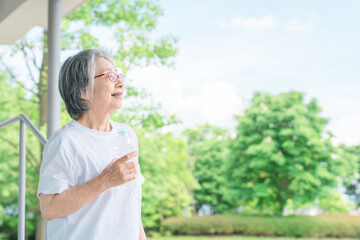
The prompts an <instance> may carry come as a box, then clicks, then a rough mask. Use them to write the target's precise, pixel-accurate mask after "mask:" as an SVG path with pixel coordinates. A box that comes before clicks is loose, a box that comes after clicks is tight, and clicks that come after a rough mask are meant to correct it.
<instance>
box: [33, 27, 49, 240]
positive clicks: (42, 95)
mask: <svg viewBox="0 0 360 240" xmlns="http://www.w3.org/2000/svg"><path fill="white" fill-rule="evenodd" d="M44 36H47V31H45V30H44ZM46 44H47V43H46V42H45V41H44V51H43V60H42V64H41V70H40V78H39V83H38V86H37V87H38V98H39V128H41V127H43V126H44V125H46V105H47V103H46V95H47V45H46ZM43 150H44V147H43V146H42V145H41V159H42V152H43ZM40 165H41V161H40V163H39V165H38V167H37V170H38V173H40ZM45 227H46V226H45V219H44V218H43V217H42V215H41V212H40V206H39V208H38V217H37V225H36V238H35V239H36V240H45Z"/></svg>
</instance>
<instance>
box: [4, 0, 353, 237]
mask: <svg viewBox="0 0 360 240" xmlns="http://www.w3.org/2000/svg"><path fill="white" fill-rule="evenodd" d="M359 22H360V2H359V1H356V0H347V1H335V0H318V1H310V0H305V1H287V0H274V1H267V0H256V1H245V0H241V1H236V0H226V1H219V0H216V1H215V0H211V1H205V0H199V1H188V0H185V1H171V0H160V1H156V0H89V1H87V2H85V3H84V4H83V5H81V6H79V7H78V8H77V9H75V10H74V11H73V12H72V13H71V14H69V15H68V16H67V17H65V18H63V20H62V25H61V31H62V33H61V47H62V51H61V62H62V61H64V60H65V59H66V58H67V57H69V56H70V55H72V54H74V53H76V52H78V51H79V50H82V49H87V48H93V47H104V48H106V49H107V50H109V51H110V52H111V53H112V54H113V56H114V58H115V61H116V64H117V65H118V66H119V67H120V68H122V69H123V70H124V71H125V72H126V76H127V79H126V96H125V99H124V104H123V106H124V107H123V109H121V110H119V111H118V112H115V113H114V114H113V116H112V119H113V120H115V121H120V122H124V123H127V124H129V125H130V126H132V127H133V128H134V129H135V130H136V133H137V136H138V139H139V157H140V158H139V160H140V164H141V169H142V174H143V175H144V177H145V179H146V181H145V183H144V184H143V200H142V221H143V224H144V227H145V230H146V232H147V234H148V235H149V236H150V237H149V239H189V240H190V239H191V240H192V239H197V240H201V239H207V238H208V237H195V236H197V235H236V236H233V237H222V238H220V237H219V238H212V239H243V237H240V235H244V236H267V237H272V238H276V237H302V238H307V237H308V238H310V237H312V238H314V237H315V238H317V237H328V238H335V237H337V238H360V216H359V214H360V212H359V207H360V198H359V197H360V185H359V184H360V183H359V181H360V180H359V178H360V175H359V169H360V165H359V164H360V107H359V106H360V94H359V90H360V81H359V78H360V70H359V67H358V64H357V60H358V56H359V55H360V48H359V42H360V41H359V40H360V31H359V28H358V25H359V24H358V23H359ZM46 39H47V31H46V30H44V29H43V28H41V27H34V28H33V29H31V30H30V31H29V32H28V33H27V34H26V35H25V36H24V37H23V38H21V39H19V40H17V41H16V42H15V43H14V44H12V45H0V96H1V98H0V122H2V121H5V120H7V119H9V118H11V117H14V116H16V115H18V114H21V113H24V114H26V115H27V116H29V118H30V119H31V120H32V121H33V122H34V123H35V124H36V125H37V126H38V127H39V128H40V130H41V131H42V132H43V133H44V134H45V133H46V94H47V82H46V81H47V80H46V79H47V76H46V74H47V62H46V59H47V45H46ZM69 121H71V119H70V117H69V116H68V114H67V113H66V111H65V108H64V105H63V104H62V113H61V125H62V126H63V125H65V124H66V123H68V122H69ZM18 132H19V130H18V126H17V125H13V126H11V127H7V128H5V129H1V130H0V142H1V144H0V239H16V236H17V214H18V205H17V199H18V135H19V133H18ZM41 151H42V148H41V146H40V143H39V142H38V140H37V139H36V138H35V137H34V136H33V135H32V134H30V133H28V136H27V170H26V171H27V176H26V236H27V239H42V237H41V233H39V231H37V230H38V229H37V225H38V222H40V221H43V220H42V218H41V216H40V214H39V206H38V199H37V198H36V191H37V184H38V172H39V166H40V163H41ZM175 235H192V237H190V238H178V237H174V236H175ZM244 239H255V238H244ZM256 239H261V237H258V238H256Z"/></svg>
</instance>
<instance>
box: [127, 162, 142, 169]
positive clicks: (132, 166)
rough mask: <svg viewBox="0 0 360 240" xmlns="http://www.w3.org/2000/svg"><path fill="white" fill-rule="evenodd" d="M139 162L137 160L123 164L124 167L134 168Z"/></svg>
mask: <svg viewBox="0 0 360 240" xmlns="http://www.w3.org/2000/svg"><path fill="white" fill-rule="evenodd" d="M138 165H139V164H138V163H137V162H128V163H125V164H124V168H125V169H136V168H137V166H138Z"/></svg>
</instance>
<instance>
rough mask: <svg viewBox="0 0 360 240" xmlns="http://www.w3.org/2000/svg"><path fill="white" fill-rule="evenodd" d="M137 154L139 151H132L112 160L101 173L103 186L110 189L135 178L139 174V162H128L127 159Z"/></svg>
mask: <svg viewBox="0 0 360 240" xmlns="http://www.w3.org/2000/svg"><path fill="white" fill-rule="evenodd" d="M137 155H138V153H137V152H131V153H129V154H126V155H125V156H123V157H121V158H119V159H114V160H113V161H111V162H110V163H109V164H108V165H107V166H106V168H105V169H104V170H103V171H102V172H101V173H100V175H99V178H100V180H101V182H102V184H103V186H104V187H105V188H106V189H108V188H112V187H115V186H119V185H121V184H124V183H126V182H129V181H131V180H134V179H135V178H136V176H137V171H136V168H137V166H138V163H136V162H128V163H127V161H129V160H130V159H131V158H134V157H136V156H137Z"/></svg>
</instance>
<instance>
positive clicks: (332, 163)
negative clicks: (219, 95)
mask: <svg viewBox="0 0 360 240" xmlns="http://www.w3.org/2000/svg"><path fill="white" fill-rule="evenodd" d="M320 112H321V108H320V107H319V106H318V104H317V102H316V99H312V100H311V101H310V102H309V103H305V100H304V94H303V93H300V92H294V91H292V92H289V93H284V94H279V95H275V96H272V95H269V94H264V93H255V96H254V97H253V99H252V101H251V105H250V107H249V108H248V109H247V110H246V111H245V114H244V115H243V116H240V117H238V118H237V119H238V121H239V123H238V126H237V136H236V138H235V139H234V141H233V142H232V144H231V157H230V164H229V168H228V171H229V174H228V176H229V181H230V182H231V183H232V189H233V191H232V195H233V197H234V198H236V199H238V204H239V205H251V206H255V207H256V208H257V209H260V210H261V211H263V212H266V211H268V212H269V211H271V212H273V213H276V214H282V212H283V210H284V208H285V207H286V204H287V202H288V201H289V200H291V201H292V203H293V206H295V207H296V206H300V205H301V204H305V203H309V202H313V201H314V200H315V199H316V198H317V197H318V196H319V194H320V193H321V192H322V191H328V190H332V189H333V188H334V187H337V186H338V181H337V180H336V177H337V176H338V175H339V174H340V173H341V167H342V165H343V164H342V161H341V160H340V159H339V158H338V156H337V155H336V149H335V148H334V146H333V145H332V142H331V138H332V135H331V133H330V132H326V131H325V127H326V124H327V122H328V121H327V120H326V119H325V118H322V117H320V116H319V114H320Z"/></svg>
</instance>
